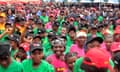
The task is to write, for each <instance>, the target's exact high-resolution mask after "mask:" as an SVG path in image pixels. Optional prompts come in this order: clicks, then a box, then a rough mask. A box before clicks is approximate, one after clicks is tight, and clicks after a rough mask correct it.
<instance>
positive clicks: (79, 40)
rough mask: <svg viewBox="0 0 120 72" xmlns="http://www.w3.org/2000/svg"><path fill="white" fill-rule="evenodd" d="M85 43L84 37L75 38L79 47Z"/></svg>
mask: <svg viewBox="0 0 120 72" xmlns="http://www.w3.org/2000/svg"><path fill="white" fill-rule="evenodd" d="M85 41H86V37H84V36H81V37H79V38H77V43H78V44H79V45H83V44H84V43H85Z"/></svg>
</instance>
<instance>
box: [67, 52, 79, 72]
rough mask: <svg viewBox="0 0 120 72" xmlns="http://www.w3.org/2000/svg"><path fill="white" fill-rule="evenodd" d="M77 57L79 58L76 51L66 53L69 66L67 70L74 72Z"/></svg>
mask: <svg viewBox="0 0 120 72" xmlns="http://www.w3.org/2000/svg"><path fill="white" fill-rule="evenodd" d="M76 59H77V56H76V53H67V54H66V55H65V61H66V64H67V66H68V71H67V72H73V68H74V63H75V61H76Z"/></svg>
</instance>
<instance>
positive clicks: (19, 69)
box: [0, 60, 23, 72]
mask: <svg viewBox="0 0 120 72" xmlns="http://www.w3.org/2000/svg"><path fill="white" fill-rule="evenodd" d="M0 72H23V66H22V65H21V64H20V63H18V62H16V61H15V60H12V63H11V64H10V65H9V66H8V67H7V68H3V67H2V66H1V65H0Z"/></svg>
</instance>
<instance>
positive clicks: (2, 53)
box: [0, 42, 11, 59]
mask: <svg viewBox="0 0 120 72" xmlns="http://www.w3.org/2000/svg"><path fill="white" fill-rule="evenodd" d="M10 52H11V46H10V44H9V43H8V42H0V59H1V58H4V57H8V56H10Z"/></svg>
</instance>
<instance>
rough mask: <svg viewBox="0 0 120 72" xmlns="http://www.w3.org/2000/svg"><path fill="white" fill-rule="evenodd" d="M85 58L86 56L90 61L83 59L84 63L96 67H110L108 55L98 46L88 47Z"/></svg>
mask: <svg viewBox="0 0 120 72" xmlns="http://www.w3.org/2000/svg"><path fill="white" fill-rule="evenodd" d="M85 58H88V59H89V60H90V61H87V60H85V59H84V61H83V63H84V64H87V65H91V66H96V67H97V68H110V64H109V56H108V55H106V54H105V53H104V51H103V50H101V49H99V48H92V49H90V50H89V51H88V52H87V53H86V55H85Z"/></svg>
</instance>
